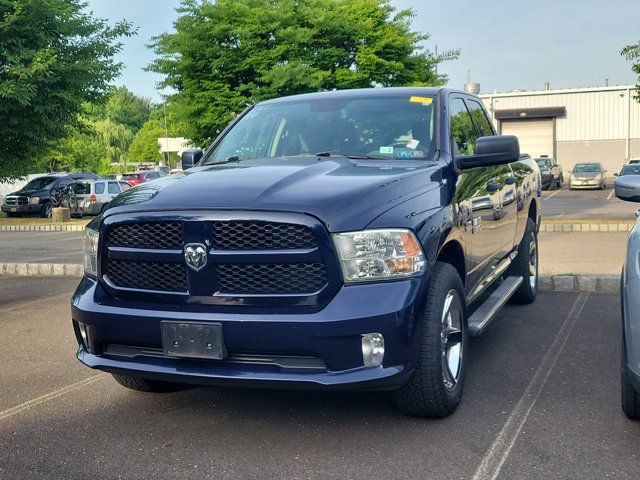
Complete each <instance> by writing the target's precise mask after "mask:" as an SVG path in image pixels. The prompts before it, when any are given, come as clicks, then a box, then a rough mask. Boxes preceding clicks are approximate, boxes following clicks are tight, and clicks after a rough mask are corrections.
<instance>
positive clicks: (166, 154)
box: [162, 96, 170, 166]
mask: <svg viewBox="0 0 640 480" xmlns="http://www.w3.org/2000/svg"><path fill="white" fill-rule="evenodd" d="M162 106H163V109H164V144H165V145H164V163H165V165H167V166H170V165H169V128H168V127H167V97H166V96H165V97H164V103H163V104H162Z"/></svg>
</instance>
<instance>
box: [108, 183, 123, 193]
mask: <svg viewBox="0 0 640 480" xmlns="http://www.w3.org/2000/svg"><path fill="white" fill-rule="evenodd" d="M109 193H110V194H111V195H117V194H118V193H120V187H118V182H109Z"/></svg>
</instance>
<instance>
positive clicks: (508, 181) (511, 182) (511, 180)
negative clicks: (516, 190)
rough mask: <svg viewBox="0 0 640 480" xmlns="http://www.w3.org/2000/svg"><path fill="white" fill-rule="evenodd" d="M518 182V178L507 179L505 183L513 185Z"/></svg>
mask: <svg viewBox="0 0 640 480" xmlns="http://www.w3.org/2000/svg"><path fill="white" fill-rule="evenodd" d="M517 181H518V179H517V178H516V177H507V180H506V181H505V183H506V184H507V185H513V184H514V183H516V182H517Z"/></svg>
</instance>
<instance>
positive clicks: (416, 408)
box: [394, 262, 468, 418]
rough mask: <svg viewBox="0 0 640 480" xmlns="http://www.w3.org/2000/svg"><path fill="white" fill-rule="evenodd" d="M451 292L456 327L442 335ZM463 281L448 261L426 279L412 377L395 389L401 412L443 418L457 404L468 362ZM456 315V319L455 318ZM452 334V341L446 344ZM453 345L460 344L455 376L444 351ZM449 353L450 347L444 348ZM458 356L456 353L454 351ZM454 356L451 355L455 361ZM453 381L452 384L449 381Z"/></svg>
mask: <svg viewBox="0 0 640 480" xmlns="http://www.w3.org/2000/svg"><path fill="white" fill-rule="evenodd" d="M450 295H451V298H452V300H451V302H450V305H451V307H450V309H449V312H450V313H451V314H452V315H450V316H449V319H450V320H451V325H453V323H454V320H455V323H456V324H459V329H453V328H451V329H450V334H447V335H446V336H445V335H443V324H444V322H443V319H444V318H445V317H446V316H445V310H444V308H445V301H446V300H447V299H448V298H449V296H450ZM465 309H466V306H465V297H464V290H463V287H462V280H461V279H460V276H459V275H458V272H457V270H456V269H455V268H454V267H453V266H451V265H449V264H448V263H440V262H438V263H436V265H435V268H434V269H433V274H432V277H431V279H430V281H429V291H428V293H427V300H426V305H425V308H424V310H423V311H422V312H421V315H422V322H419V323H421V325H422V327H421V328H422V331H421V332H420V333H419V334H420V335H421V344H420V352H419V358H418V362H417V366H416V369H415V371H414V373H413V375H412V377H411V378H410V379H409V380H408V381H407V383H405V384H404V385H403V386H402V387H401V388H400V389H399V390H396V391H395V392H394V400H395V402H396V405H397V406H398V408H399V409H400V411H402V412H403V413H405V414H407V415H415V416H420V417H430V418H444V417H447V416H449V415H451V414H452V413H453V412H454V411H455V410H456V408H457V407H458V405H459V403H460V399H461V398H462V392H463V389H464V377H465V371H466V365H467V361H466V358H467V345H468V336H467V324H466V312H465ZM456 317H457V318H456ZM450 336H451V339H452V342H451V343H450V344H449V343H447V342H448V340H449V337H450ZM446 345H452V347H451V348H453V349H454V350H455V347H456V345H458V346H459V352H461V353H460V354H459V356H458V357H457V358H458V362H459V363H457V367H456V377H455V379H454V376H453V375H452V374H451V369H450V368H448V367H447V366H446V365H445V364H447V365H448V363H447V362H448V359H449V357H448V356H447V354H446V353H445V350H446V349H447V348H448V347H446ZM447 351H448V352H450V350H447ZM456 355H457V354H456ZM455 358H456V357H455V356H452V359H453V361H454V362H455ZM452 379H453V380H454V382H455V383H453V382H451V380H452Z"/></svg>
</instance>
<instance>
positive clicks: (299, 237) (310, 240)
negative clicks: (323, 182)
mask: <svg viewBox="0 0 640 480" xmlns="http://www.w3.org/2000/svg"><path fill="white" fill-rule="evenodd" d="M316 246H317V244H316V239H315V237H314V235H313V232H312V231H311V229H310V228H309V227H307V226H305V225H291V224H286V223H264V222H236V221H233V222H214V223H213V247H214V248H216V249H220V250H268V249H292V248H315V247H316Z"/></svg>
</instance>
